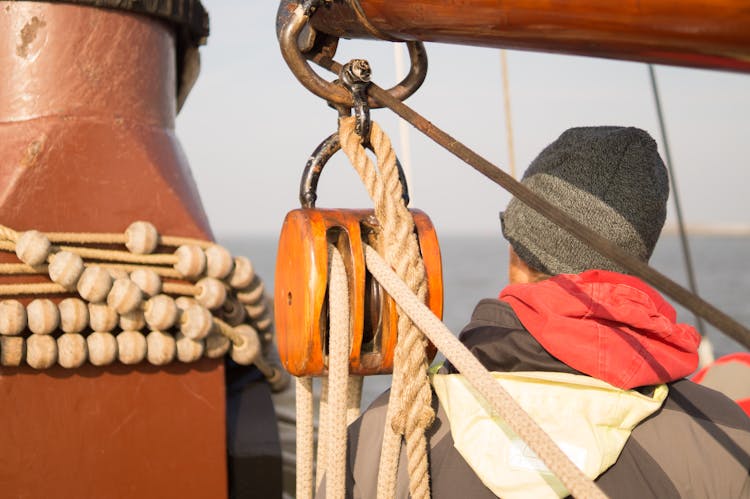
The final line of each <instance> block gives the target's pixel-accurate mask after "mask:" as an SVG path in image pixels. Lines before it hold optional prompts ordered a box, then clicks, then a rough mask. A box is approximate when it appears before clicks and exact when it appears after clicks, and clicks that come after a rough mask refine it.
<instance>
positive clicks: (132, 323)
mask: <svg viewBox="0 0 750 499" xmlns="http://www.w3.org/2000/svg"><path fill="white" fill-rule="evenodd" d="M145 326H146V318H145V317H144V316H143V310H133V311H131V312H128V313H127V314H121V315H120V329H122V330H123V331H140V330H141V329H143V328H144V327H145Z"/></svg>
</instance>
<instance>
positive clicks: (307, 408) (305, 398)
mask: <svg viewBox="0 0 750 499" xmlns="http://www.w3.org/2000/svg"><path fill="white" fill-rule="evenodd" d="M295 406H296V407H297V417H296V419H297V424H296V430H295V431H296V441H297V445H296V455H297V473H296V475H297V484H296V486H295V488H296V494H295V497H297V499H312V497H313V446H314V445H313V437H314V430H313V388H312V378H296V382H295Z"/></svg>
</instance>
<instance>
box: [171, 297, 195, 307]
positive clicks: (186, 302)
mask: <svg viewBox="0 0 750 499" xmlns="http://www.w3.org/2000/svg"><path fill="white" fill-rule="evenodd" d="M174 304H175V305H177V308H179V309H180V310H187V309H188V307H190V306H192V305H197V304H198V302H197V301H195V298H190V297H189V296H178V297H177V298H175V299H174Z"/></svg>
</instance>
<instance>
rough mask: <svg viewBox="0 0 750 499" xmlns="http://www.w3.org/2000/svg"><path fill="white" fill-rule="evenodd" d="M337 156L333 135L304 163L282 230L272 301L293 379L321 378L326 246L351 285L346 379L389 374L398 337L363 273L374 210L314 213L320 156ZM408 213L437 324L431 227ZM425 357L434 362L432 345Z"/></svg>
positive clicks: (392, 307) (376, 288) (436, 252)
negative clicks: (296, 201) (296, 198)
mask: <svg viewBox="0 0 750 499" xmlns="http://www.w3.org/2000/svg"><path fill="white" fill-rule="evenodd" d="M336 150H338V136H337V134H334V135H332V136H331V137H329V138H328V139H327V140H326V141H325V142H323V144H321V146H320V147H319V148H318V150H317V151H316V152H315V153H314V154H313V156H312V157H311V159H310V161H308V164H307V167H306V168H305V174H304V176H303V181H302V186H301V194H300V199H301V200H302V204H303V208H301V209H297V210H293V211H291V212H289V213H288V214H287V216H286V218H285V220H284V225H283V227H282V229H281V235H280V237H279V247H278V253H277V259H276V282H275V294H274V296H275V304H274V305H275V320H276V335H277V341H278V348H279V354H280V356H281V361H282V362H283V364H284V367H285V368H286V369H287V370H288V371H289V372H290V373H291V374H293V375H295V376H321V375H325V374H326V373H327V365H328V280H329V278H328V267H329V264H328V245H329V244H333V245H334V246H336V248H337V249H338V250H339V252H340V253H341V255H342V257H343V259H344V265H345V267H346V273H347V277H348V284H349V309H350V332H351V351H350V355H349V372H350V373H352V374H358V375H366V374H388V373H390V372H392V370H393V352H394V348H395V346H396V341H397V336H398V334H397V331H398V329H397V323H398V314H397V312H396V304H395V302H394V301H393V299H391V297H390V296H388V294H387V293H386V292H385V290H383V289H382V288H381V287H380V285H379V284H378V283H377V281H376V280H375V278H374V277H373V276H371V275H370V273H369V272H368V271H367V268H366V266H365V256H364V245H365V244H369V245H370V246H373V247H375V248H376V249H377V246H376V237H377V233H378V231H379V230H380V227H379V224H378V221H377V219H376V218H375V216H374V212H373V210H350V209H318V208H315V207H314V203H315V187H316V185H317V178H318V176H319V174H320V171H321V170H322V166H323V164H324V163H325V160H321V157H323V156H324V157H325V158H324V159H327V158H328V157H330V155H331V154H332V153H333V152H335V151H336ZM399 168H400V167H399ZM403 185H404V191H406V184H405V183H404V184H403ZM405 197H406V196H405ZM410 211H411V212H412V214H413V216H414V223H415V226H416V235H417V239H418V242H419V246H420V250H421V253H422V258H423V260H424V265H425V271H426V275H427V288H428V292H427V297H426V303H425V304H426V305H427V306H429V307H430V309H431V310H432V311H433V312H434V313H435V315H437V316H438V317H442V312H443V279H442V265H441V260H440V247H439V246H438V241H437V235H436V233H435V228H434V227H433V225H432V222H431V221H430V219H429V217H428V216H427V215H426V214H425V213H424V212H422V211H419V210H410ZM428 356H429V358H430V359H432V358H433V357H434V356H435V348H434V347H433V346H432V345H429V347H428Z"/></svg>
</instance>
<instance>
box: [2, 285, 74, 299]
mask: <svg viewBox="0 0 750 499" xmlns="http://www.w3.org/2000/svg"><path fill="white" fill-rule="evenodd" d="M70 293H71V291H69V290H67V289H65V288H64V287H62V286H60V285H59V284H55V283H54V282H41V283H29V284H2V285H0V296H35V295H67V294H70Z"/></svg>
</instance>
